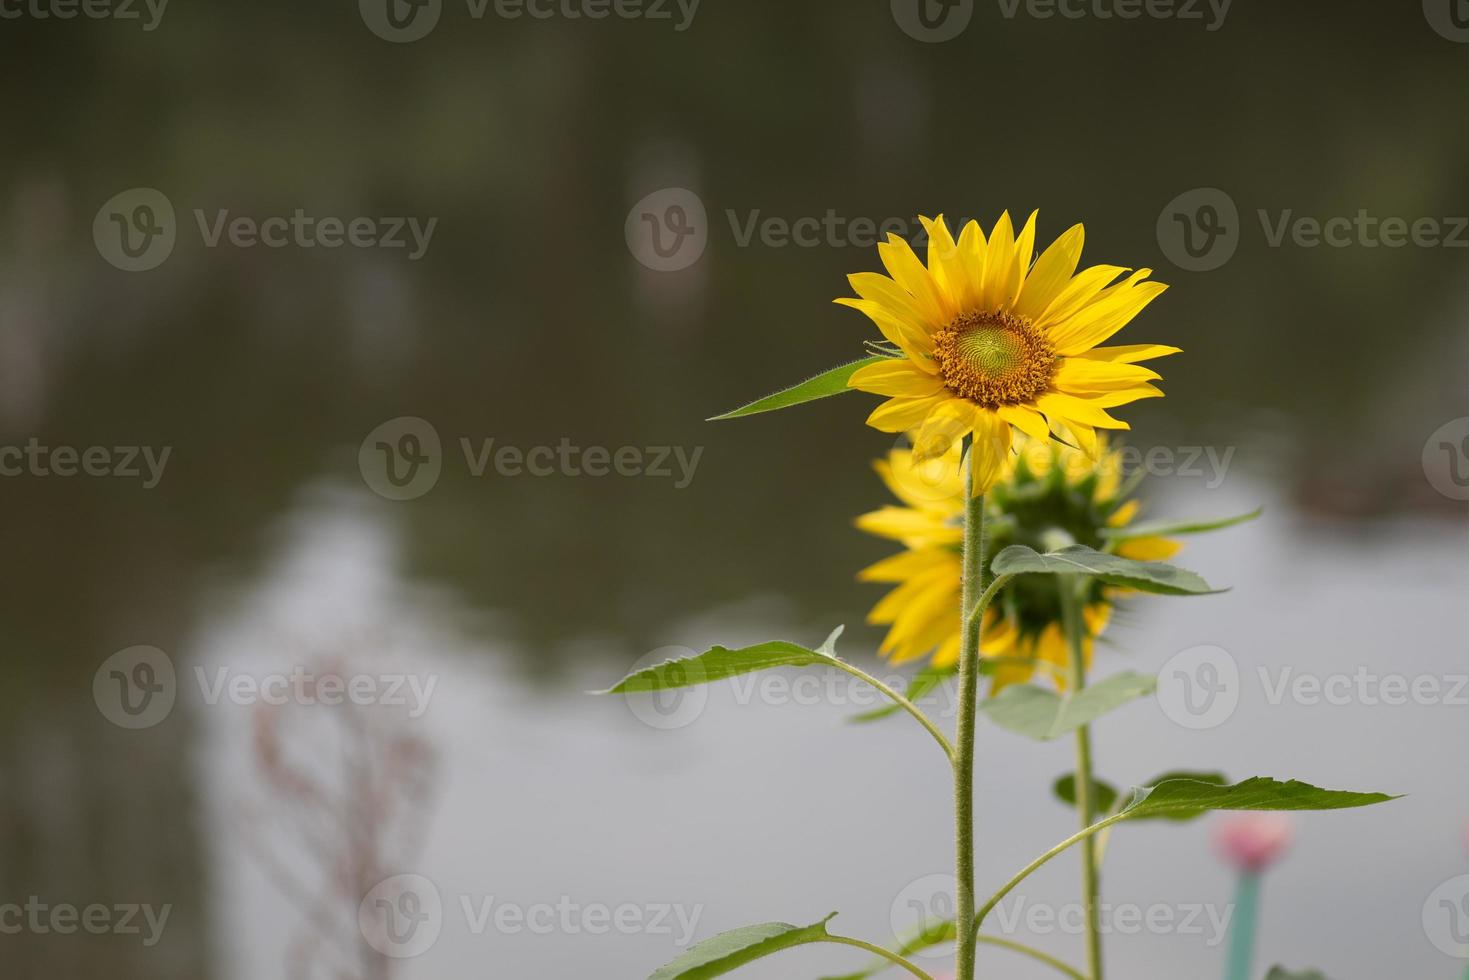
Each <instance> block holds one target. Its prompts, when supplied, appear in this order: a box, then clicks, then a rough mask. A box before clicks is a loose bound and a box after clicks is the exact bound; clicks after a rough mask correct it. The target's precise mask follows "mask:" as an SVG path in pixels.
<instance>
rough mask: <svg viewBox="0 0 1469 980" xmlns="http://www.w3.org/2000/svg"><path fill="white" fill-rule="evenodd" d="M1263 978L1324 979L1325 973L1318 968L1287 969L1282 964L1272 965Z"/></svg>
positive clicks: (1270, 979) (1287, 979) (1273, 979)
mask: <svg viewBox="0 0 1469 980" xmlns="http://www.w3.org/2000/svg"><path fill="white" fill-rule="evenodd" d="M1265 980H1326V974H1324V973H1322V972H1321V971H1320V970H1300V971H1296V970H1287V969H1286V968H1285V967H1283V966H1274V967H1271V968H1270V972H1269V973H1267V974H1265Z"/></svg>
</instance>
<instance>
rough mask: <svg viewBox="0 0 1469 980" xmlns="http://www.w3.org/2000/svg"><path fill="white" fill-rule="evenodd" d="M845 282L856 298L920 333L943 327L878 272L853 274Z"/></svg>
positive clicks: (911, 296) (911, 295)
mask: <svg viewBox="0 0 1469 980" xmlns="http://www.w3.org/2000/svg"><path fill="white" fill-rule="evenodd" d="M878 247H879V248H881V247H882V246H878ZM915 261H916V260H915ZM925 275H927V273H925ZM847 282H848V283H849V284H850V285H851V287H852V291H853V292H855V293H856V294H857V295H858V296H860V297H862V298H863V299H865V300H871V301H872V302H874V303H880V304H881V305H883V306H885V307H887V308H888V310H889V311H890V312H892V313H893V314H894V315H896V316H897V317H898V318H899V319H901V320H906V321H908V322H910V323H913V324H916V325H917V326H919V327H920V328H921V332H922V333H931V332H933V331H934V330H936V329H937V328H939V327H941V326H943V324H942V323H939V322H938V321H936V320H933V319H931V318H930V317H929V316H927V315H926V314H925V312H924V310H923V308H922V307H921V306H920V305H919V304H918V302H917V301H916V300H915V299H914V298H913V294H912V293H910V292H908V290H906V289H904V288H903V287H902V286H901V285H899V284H898V283H896V282H894V281H893V280H891V279H889V278H888V277H887V276H885V275H883V274H882V273H880V272H854V273H852V274H851V275H849V276H848V277H847Z"/></svg>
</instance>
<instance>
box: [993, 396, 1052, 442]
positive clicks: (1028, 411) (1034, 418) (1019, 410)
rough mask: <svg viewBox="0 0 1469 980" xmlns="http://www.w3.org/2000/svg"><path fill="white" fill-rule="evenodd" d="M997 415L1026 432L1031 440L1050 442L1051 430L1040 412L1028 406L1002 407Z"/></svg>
mask: <svg viewBox="0 0 1469 980" xmlns="http://www.w3.org/2000/svg"><path fill="white" fill-rule="evenodd" d="M995 414H996V415H998V416H999V417H1000V418H1002V419H1004V420H1005V421H1006V422H1009V423H1010V424H1011V425H1013V426H1015V428H1017V429H1019V430H1020V431H1021V432H1024V433H1025V434H1026V435H1027V436H1029V437H1030V438H1031V439H1034V440H1038V441H1040V442H1050V440H1051V430H1050V427H1049V426H1047V425H1046V420H1045V419H1044V418H1042V417H1041V414H1040V412H1037V411H1036V410H1035V409H1033V408H1031V407H1029V406H1027V405H1001V406H1000V407H999V408H997V409H995Z"/></svg>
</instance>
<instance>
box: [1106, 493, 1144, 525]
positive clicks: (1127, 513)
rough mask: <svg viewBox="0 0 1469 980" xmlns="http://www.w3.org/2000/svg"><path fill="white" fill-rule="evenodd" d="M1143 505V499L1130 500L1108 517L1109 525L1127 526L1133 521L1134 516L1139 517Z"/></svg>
mask: <svg viewBox="0 0 1469 980" xmlns="http://www.w3.org/2000/svg"><path fill="white" fill-rule="evenodd" d="M1141 507H1142V502H1141V501H1139V500H1136V499H1134V500H1129V501H1128V502H1127V503H1125V504H1123V505H1122V506H1121V507H1118V508H1117V509H1116V510H1114V511H1113V512H1112V516H1111V517H1108V518H1107V526H1108V527H1126V526H1127V525H1129V524H1131V523H1132V521H1133V518H1135V517H1137V512H1138V510H1139V509H1141Z"/></svg>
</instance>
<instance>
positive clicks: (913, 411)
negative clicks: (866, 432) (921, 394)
mask: <svg viewBox="0 0 1469 980" xmlns="http://www.w3.org/2000/svg"><path fill="white" fill-rule="evenodd" d="M949 400H950V399H948V398H947V397H945V396H944V395H933V396H930V397H928V398H892V399H889V400H888V401H885V402H883V403H882V404H881V405H879V406H877V408H876V409H875V410H874V411H873V413H872V414H871V415H869V416H867V424H868V425H870V426H872V427H873V428H874V429H877V430H878V431H879V432H907V431H908V430H909V429H914V428H917V427H918V426H919V424H921V423H922V422H923V420H924V419H926V418H928V414H929V413H930V412H932V411H933V410H934V409H935V408H938V407H939V406H940V405H942V404H943V403H944V402H946V401H949Z"/></svg>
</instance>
